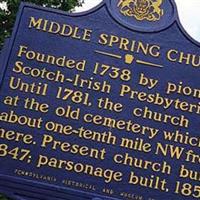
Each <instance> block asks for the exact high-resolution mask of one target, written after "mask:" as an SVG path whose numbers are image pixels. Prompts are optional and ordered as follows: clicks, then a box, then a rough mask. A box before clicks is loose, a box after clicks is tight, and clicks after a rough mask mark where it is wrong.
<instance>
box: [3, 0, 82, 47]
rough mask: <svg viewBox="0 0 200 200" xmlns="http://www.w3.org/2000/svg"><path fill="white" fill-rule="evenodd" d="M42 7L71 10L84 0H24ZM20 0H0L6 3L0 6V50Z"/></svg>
mask: <svg viewBox="0 0 200 200" xmlns="http://www.w3.org/2000/svg"><path fill="white" fill-rule="evenodd" d="M22 1H24V0H22ZM25 1H26V2H30V3H34V4H36V5H41V6H44V7H51V8H57V9H61V10H64V11H71V10H72V9H74V7H76V6H81V5H82V3H83V2H84V0H25ZM20 2H21V1H20V0H7V1H6V0H0V3H3V4H6V8H1V7H0V50H1V48H2V46H3V43H4V40H5V38H7V37H9V36H10V35H11V32H12V28H13V25H14V23H15V18H16V15H17V11H18V9H19V5H20Z"/></svg>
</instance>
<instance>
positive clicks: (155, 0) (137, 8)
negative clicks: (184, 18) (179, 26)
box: [104, 0, 178, 32]
mask: <svg viewBox="0 0 200 200" xmlns="http://www.w3.org/2000/svg"><path fill="white" fill-rule="evenodd" d="M104 2H106V3H107V5H108V9H109V11H110V14H111V15H112V16H113V17H114V18H115V19H116V20H117V21H118V22H120V23H121V24H122V25H124V26H126V27H128V28H130V29H132V30H134V31H141V32H155V31H161V30H164V29H166V28H167V27H169V26H170V25H171V24H172V23H173V22H174V21H175V20H176V18H177V16H178V13H177V10H176V5H175V3H174V1H171V0H117V1H116V0H108V1H104Z"/></svg>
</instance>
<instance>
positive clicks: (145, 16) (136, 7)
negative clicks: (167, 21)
mask: <svg viewBox="0 0 200 200" xmlns="http://www.w3.org/2000/svg"><path fill="white" fill-rule="evenodd" d="M162 3H163V0H119V3H118V7H119V8H120V12H121V13H122V14H123V15H124V16H128V17H135V18H136V19H137V20H139V21H142V20H148V21H158V20H160V18H161V17H162V16H163V15H164V10H163V9H161V8H160V7H161V5H162Z"/></svg>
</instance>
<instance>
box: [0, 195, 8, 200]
mask: <svg viewBox="0 0 200 200" xmlns="http://www.w3.org/2000/svg"><path fill="white" fill-rule="evenodd" d="M0 200H9V199H8V198H6V197H4V196H3V195H1V194H0Z"/></svg>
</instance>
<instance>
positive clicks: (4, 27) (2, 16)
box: [0, 0, 84, 200]
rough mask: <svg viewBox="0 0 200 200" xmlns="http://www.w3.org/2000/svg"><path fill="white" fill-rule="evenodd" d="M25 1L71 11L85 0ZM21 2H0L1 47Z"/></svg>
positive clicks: (13, 0)
mask: <svg viewBox="0 0 200 200" xmlns="http://www.w3.org/2000/svg"><path fill="white" fill-rule="evenodd" d="M22 1H24V0H22ZM25 1H26V2H29V3H33V4H36V5H41V6H44V7H51V8H57V9H60V10H64V11H70V10H72V9H73V8H74V7H75V6H81V5H82V3H83V2H84V0H25ZM20 2H21V1H19V0H7V1H6V0H0V3H6V5H7V9H4V8H0V49H1V48H2V46H3V43H4V40H5V38H7V37H9V36H10V35H11V32H12V28H13V25H14V22H15V18H16V14H17V11H18V8H19V5H20ZM0 200H1V199H0Z"/></svg>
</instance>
